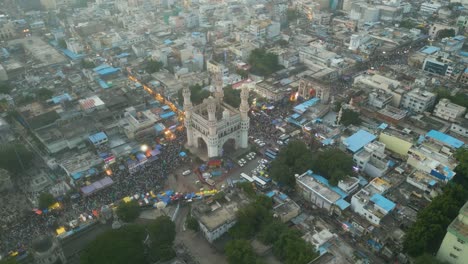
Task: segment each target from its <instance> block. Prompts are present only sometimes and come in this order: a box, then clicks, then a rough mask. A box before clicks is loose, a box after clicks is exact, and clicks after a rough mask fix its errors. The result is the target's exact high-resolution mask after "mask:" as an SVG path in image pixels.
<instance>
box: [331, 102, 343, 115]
mask: <svg viewBox="0 0 468 264" xmlns="http://www.w3.org/2000/svg"><path fill="white" fill-rule="evenodd" d="M342 105H343V102H339V101H336V102H335V103H334V104H333V111H334V112H339V111H340V109H341V106H342Z"/></svg>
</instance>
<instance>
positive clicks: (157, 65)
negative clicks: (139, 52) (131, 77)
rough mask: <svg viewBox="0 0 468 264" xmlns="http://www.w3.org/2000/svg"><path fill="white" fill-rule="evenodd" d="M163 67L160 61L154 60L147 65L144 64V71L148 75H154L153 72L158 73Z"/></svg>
mask: <svg viewBox="0 0 468 264" xmlns="http://www.w3.org/2000/svg"><path fill="white" fill-rule="evenodd" d="M163 67H164V64H163V63H162V62H160V61H156V60H149V61H148V62H147V63H146V71H147V72H148V73H155V72H158V71H160V70H161V69H162V68H163Z"/></svg>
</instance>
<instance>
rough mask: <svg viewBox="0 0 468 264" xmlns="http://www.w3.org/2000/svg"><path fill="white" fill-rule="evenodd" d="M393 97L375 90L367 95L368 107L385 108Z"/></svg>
mask: <svg viewBox="0 0 468 264" xmlns="http://www.w3.org/2000/svg"><path fill="white" fill-rule="evenodd" d="M392 98H393V95H392V94H390V93H386V92H385V91H384V90H376V91H373V92H371V93H370V94H369V102H368V103H369V105H371V106H373V107H377V108H379V109H382V108H385V107H386V106H387V105H389V104H390V103H391V102H392Z"/></svg>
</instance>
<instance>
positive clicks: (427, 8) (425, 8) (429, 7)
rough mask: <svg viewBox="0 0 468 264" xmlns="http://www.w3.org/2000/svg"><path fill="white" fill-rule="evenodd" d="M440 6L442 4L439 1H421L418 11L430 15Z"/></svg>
mask: <svg viewBox="0 0 468 264" xmlns="http://www.w3.org/2000/svg"><path fill="white" fill-rule="evenodd" d="M441 7H442V5H441V4H439V3H422V4H421V8H420V9H419V11H420V12H421V13H425V14H429V15H432V14H434V13H435V12H437V10H439V8H441Z"/></svg>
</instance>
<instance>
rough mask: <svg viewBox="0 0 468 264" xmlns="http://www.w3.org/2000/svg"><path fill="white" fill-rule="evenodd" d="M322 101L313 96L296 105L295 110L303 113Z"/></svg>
mask: <svg viewBox="0 0 468 264" xmlns="http://www.w3.org/2000/svg"><path fill="white" fill-rule="evenodd" d="M319 101H320V99H319V98H312V99H310V100H308V101H305V102H303V103H302V104H299V105H296V106H295V107H294V112H296V113H299V114H303V113H304V112H305V111H307V109H308V108H309V107H311V106H313V105H315V104H316V103H318V102H319Z"/></svg>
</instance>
